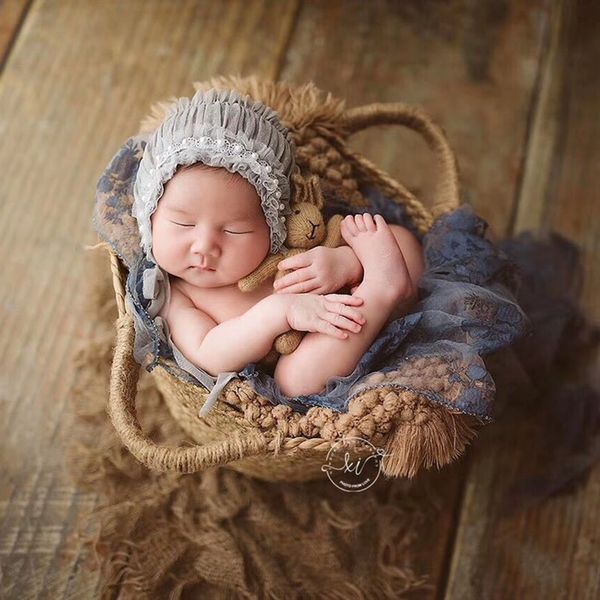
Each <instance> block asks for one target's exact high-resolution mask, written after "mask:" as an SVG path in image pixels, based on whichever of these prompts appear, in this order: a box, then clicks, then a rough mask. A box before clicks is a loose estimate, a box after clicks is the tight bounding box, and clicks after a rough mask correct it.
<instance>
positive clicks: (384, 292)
mask: <svg viewBox="0 0 600 600" xmlns="http://www.w3.org/2000/svg"><path fill="white" fill-rule="evenodd" d="M342 236H343V237H344V239H345V240H346V242H347V243H348V245H349V246H351V247H352V249H353V250H354V252H355V253H356V256H357V257H358V259H359V260H360V262H361V264H362V266H363V271H364V276H363V281H362V282H361V283H360V285H359V286H358V287H357V288H356V289H355V290H354V292H353V294H352V295H353V296H358V297H360V298H362V299H363V300H364V303H363V304H362V305H361V306H359V307H358V309H359V310H360V312H361V313H362V314H363V315H364V317H365V319H366V322H365V324H364V325H363V326H362V329H361V331H359V332H358V333H354V332H349V336H348V337H347V338H346V339H344V340H342V339H338V338H334V337H333V336H330V335H326V334H324V333H316V332H315V333H312V332H311V333H307V334H306V335H305V336H304V338H303V340H302V342H301V343H300V345H299V346H298V348H296V350H294V352H292V353H291V354H287V355H283V356H281V357H280V358H279V361H278V363H277V366H276V368H275V373H274V379H275V381H276V382H277V384H278V385H279V387H280V388H281V390H282V392H283V393H284V394H286V395H288V396H301V395H307V394H314V393H317V392H319V391H321V390H322V389H323V388H324V387H325V384H326V383H327V381H328V380H329V379H330V378H331V377H334V376H346V375H349V374H350V373H352V371H353V370H354V369H355V367H356V365H357V363H358V361H359V360H360V358H361V357H362V355H363V354H364V353H365V352H366V350H367V349H368V348H369V346H370V345H371V344H372V343H373V340H374V339H375V338H376V337H377V335H378V334H379V332H380V331H381V329H382V328H383V326H384V325H385V323H386V321H387V320H388V317H389V316H390V315H391V314H392V312H393V310H394V308H395V307H396V306H397V305H398V303H399V302H402V301H403V300H404V299H406V298H407V296H409V295H410V294H411V293H412V284H411V281H410V276H409V273H408V270H407V267H406V263H405V261H404V257H403V256H402V252H401V251H400V248H399V247H398V244H397V242H396V238H395V237H394V235H393V234H392V232H391V230H390V228H389V226H388V225H387V223H386V222H385V220H384V219H383V217H381V216H380V215H376V216H375V219H373V216H372V215H370V214H368V213H365V214H364V215H354V216H351V215H349V216H348V217H346V218H345V219H344V221H343V222H342Z"/></svg>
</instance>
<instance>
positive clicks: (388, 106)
mask: <svg viewBox="0 0 600 600" xmlns="http://www.w3.org/2000/svg"><path fill="white" fill-rule="evenodd" d="M342 122H343V124H344V127H345V128H346V130H347V131H348V132H349V134H350V135H352V134H353V133H357V132H358V131H361V130H362V129H366V128H367V127H373V126H375V125H403V126H404V127H407V128H409V129H412V130H414V131H416V132H417V133H420V134H421V135H422V136H423V138H424V139H425V141H426V142H427V145H428V146H429V147H430V148H431V150H432V151H433V152H434V154H435V155H436V157H437V160H438V163H439V164H440V177H439V181H438V189H437V193H436V197H435V200H434V202H433V204H432V207H431V214H432V215H433V217H437V216H439V215H441V214H444V213H446V212H449V211H451V210H454V209H455V208H457V207H458V205H459V203H460V186H459V177H458V165H457V162H456V157H455V156H454V152H453V151H452V149H451V148H450V144H449V143H448V140H447V138H446V135H445V133H444V130H443V129H442V128H441V127H440V126H439V125H436V124H435V123H434V122H433V121H432V120H431V118H430V117H429V116H428V115H427V114H426V113H425V112H424V111H423V110H421V109H420V108H417V107H414V106H409V105H407V104H404V103H402V102H374V103H372V104H367V105H365V106H357V107H355V108H348V109H346V110H345V111H344V113H343V115H342ZM354 158H355V160H356V159H357V156H355V157H354ZM359 162H360V163H362V164H361V166H363V167H364V168H366V169H367V170H368V171H370V172H372V173H376V174H377V175H378V178H380V179H381V180H384V181H385V183H386V184H387V185H388V186H389V187H390V188H391V190H392V191H394V192H395V193H396V194H398V195H399V196H404V197H405V198H408V200H409V201H412V200H413V199H414V200H415V201H416V202H418V203H419V201H418V200H416V198H415V197H414V196H413V194H412V193H411V192H409V191H408V190H407V189H406V188H405V187H404V186H402V185H401V184H399V183H398V182H396V181H395V180H394V179H392V178H391V177H390V176H389V175H387V174H386V173H384V172H383V171H381V170H380V169H379V168H378V167H377V166H375V165H374V164H373V163H371V162H370V161H368V160H367V159H366V158H364V157H360V159H359ZM419 204H420V203H419Z"/></svg>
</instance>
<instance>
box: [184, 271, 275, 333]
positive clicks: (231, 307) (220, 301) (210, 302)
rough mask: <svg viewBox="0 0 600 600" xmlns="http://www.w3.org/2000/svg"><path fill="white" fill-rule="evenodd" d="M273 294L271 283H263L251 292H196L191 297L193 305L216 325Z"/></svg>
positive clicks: (213, 290) (219, 290)
mask: <svg viewBox="0 0 600 600" xmlns="http://www.w3.org/2000/svg"><path fill="white" fill-rule="evenodd" d="M272 293H273V284H272V281H268V282H265V283H264V284H263V285H261V286H260V288H258V289H256V290H254V291H252V292H241V291H239V290H221V289H219V288H215V289H211V290H197V291H196V292H195V293H194V294H193V297H191V300H192V302H193V303H194V305H195V306H196V307H197V308H199V309H200V310H202V311H204V312H205V313H206V314H207V315H209V316H210V317H211V318H212V319H213V321H215V322H216V323H222V322H223V321H227V320H229V319H233V318H235V317H239V316H240V315H242V314H244V313H245V312H246V311H247V310H249V309H250V308H251V307H252V306H254V305H255V304H256V303H258V302H260V301H261V300H262V299H263V298H266V297H267V296H269V295H270V294H272Z"/></svg>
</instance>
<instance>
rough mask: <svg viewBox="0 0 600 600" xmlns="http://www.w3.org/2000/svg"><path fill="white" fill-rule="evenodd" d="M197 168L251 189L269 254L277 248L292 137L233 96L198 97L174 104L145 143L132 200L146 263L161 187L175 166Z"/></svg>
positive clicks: (282, 233) (274, 119)
mask: <svg viewBox="0 0 600 600" xmlns="http://www.w3.org/2000/svg"><path fill="white" fill-rule="evenodd" d="M197 162H201V163H204V164H206V165H209V166H212V167H223V168H225V169H227V170H228V171H230V172H232V173H239V174H240V175H241V176H242V177H244V178H245V179H246V180H248V181H249V182H250V183H251V184H252V185H253V186H254V187H255V188H256V191H257V193H258V196H259V198H260V200H261V207H262V210H263V212H264V215H265V219H266V221H267V224H268V225H269V228H270V236H271V253H273V254H274V253H277V252H279V250H280V249H281V248H282V246H283V244H284V241H285V238H286V235H287V231H286V227H285V215H288V214H290V212H291V210H290V204H289V203H290V176H291V174H292V172H293V171H294V168H295V163H294V143H293V140H292V137H291V135H290V133H289V131H288V130H287V128H286V127H284V126H283V125H282V124H281V122H280V121H279V117H278V115H277V113H276V112H275V111H274V110H273V109H271V108H269V107H267V106H265V105H264V104H262V103H261V102H258V101H256V100H253V99H251V98H250V97H249V96H245V97H242V96H241V95H240V94H238V93H237V92H235V91H233V90H224V91H217V90H214V89H210V90H208V91H202V90H200V91H198V92H196V94H194V96H193V97H192V98H191V99H190V98H179V99H178V100H177V102H176V103H175V105H174V106H173V107H171V109H170V111H169V112H168V114H167V115H166V117H165V119H164V121H163V122H162V123H161V125H160V126H159V127H158V129H157V130H156V131H155V132H154V133H153V134H152V136H151V138H150V139H149V141H148V143H147V145H146V147H145V149H144V154H143V156H142V160H141V161H140V166H139V169H138V172H137V176H136V180H135V184H134V189H133V194H134V202H133V207H132V214H133V216H134V217H135V218H136V219H137V222H138V227H139V231H140V237H141V246H142V248H143V250H144V252H145V253H146V255H147V256H148V257H150V258H151V257H152V255H151V251H152V231H151V222H150V216H151V215H152V213H153V212H154V211H155V210H156V206H157V204H158V201H159V199H160V197H161V196H162V194H163V191H164V188H163V186H164V184H165V183H166V182H167V181H169V179H171V177H173V175H174V174H175V171H176V169H177V167H178V166H180V165H191V164H194V163H197Z"/></svg>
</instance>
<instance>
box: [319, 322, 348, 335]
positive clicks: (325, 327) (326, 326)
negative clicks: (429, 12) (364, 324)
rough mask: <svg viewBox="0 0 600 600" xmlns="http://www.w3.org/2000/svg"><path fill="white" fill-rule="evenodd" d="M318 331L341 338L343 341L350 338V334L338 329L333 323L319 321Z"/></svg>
mask: <svg viewBox="0 0 600 600" xmlns="http://www.w3.org/2000/svg"><path fill="white" fill-rule="evenodd" d="M317 330H318V331H320V332H321V333H325V334H327V335H332V336H333V337H336V338H339V339H341V340H345V339H346V338H347V337H348V334H347V333H346V332H345V331H342V330H341V329H338V328H337V327H336V326H335V325H333V324H332V323H329V322H328V321H319V325H318V329H317Z"/></svg>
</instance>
